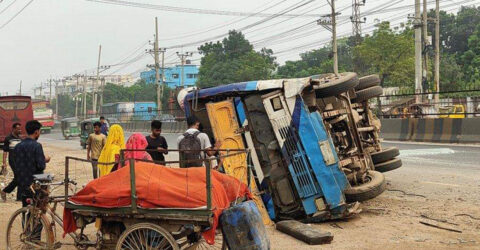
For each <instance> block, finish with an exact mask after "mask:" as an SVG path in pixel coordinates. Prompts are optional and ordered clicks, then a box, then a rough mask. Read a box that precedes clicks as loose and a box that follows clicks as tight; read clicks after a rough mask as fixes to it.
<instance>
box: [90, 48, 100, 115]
mask: <svg viewBox="0 0 480 250" xmlns="http://www.w3.org/2000/svg"><path fill="white" fill-rule="evenodd" d="M101 55H102V45H101V44H100V45H99V46H98V62H97V78H96V79H95V81H92V111H93V113H94V114H96V113H97V96H96V94H95V84H96V83H97V82H98V78H99V76H100V57H101Z"/></svg>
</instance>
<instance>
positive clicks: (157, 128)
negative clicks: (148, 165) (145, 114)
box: [146, 120, 168, 165]
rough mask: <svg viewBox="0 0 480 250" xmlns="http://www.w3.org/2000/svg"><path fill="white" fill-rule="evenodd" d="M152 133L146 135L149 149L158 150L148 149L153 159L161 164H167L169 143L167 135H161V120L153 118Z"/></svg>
mask: <svg viewBox="0 0 480 250" xmlns="http://www.w3.org/2000/svg"><path fill="white" fill-rule="evenodd" d="M150 128H151V129H152V133H151V134H150V135H147V136H146V139H147V142H148V146H147V149H155V150H157V151H148V153H149V154H150V156H152V159H153V160H154V161H155V162H156V163H158V164H161V165H165V156H164V155H166V154H168V144H167V140H165V137H163V136H161V135H160V134H161V133H162V122H161V121H159V120H153V121H152V123H151V124H150Z"/></svg>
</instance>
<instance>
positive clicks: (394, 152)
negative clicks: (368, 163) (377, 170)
mask: <svg viewBox="0 0 480 250" xmlns="http://www.w3.org/2000/svg"><path fill="white" fill-rule="evenodd" d="M399 154H400V151H399V150H398V148H396V147H391V148H386V149H384V150H382V151H379V152H375V153H371V154H370V156H371V157H372V161H373V164H378V163H381V162H386V161H389V160H391V159H393V158H395V157H397V156H398V155H399Z"/></svg>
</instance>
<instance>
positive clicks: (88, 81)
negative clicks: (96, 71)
mask: <svg viewBox="0 0 480 250" xmlns="http://www.w3.org/2000/svg"><path fill="white" fill-rule="evenodd" d="M102 81H103V82H104V83H105V84H106V83H112V84H115V85H120V86H124V87H128V86H131V85H133V84H134V83H135V79H134V78H133V76H131V75H102V76H100V79H99V80H98V81H97V76H96V75H92V76H83V75H82V76H76V75H75V76H68V77H64V78H63V79H62V81H61V82H60V83H59V84H58V88H57V91H58V93H59V94H69V95H71V94H74V93H78V92H83V88H84V87H86V91H87V92H88V93H90V92H92V88H93V85H95V89H96V91H99V90H100V87H101V84H102Z"/></svg>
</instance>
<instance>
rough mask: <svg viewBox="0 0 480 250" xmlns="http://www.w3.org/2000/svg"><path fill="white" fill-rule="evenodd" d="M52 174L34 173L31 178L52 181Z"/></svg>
mask: <svg viewBox="0 0 480 250" xmlns="http://www.w3.org/2000/svg"><path fill="white" fill-rule="evenodd" d="M53 176H54V175H53V174H35V175H33V180H34V181H39V182H50V181H53Z"/></svg>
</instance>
